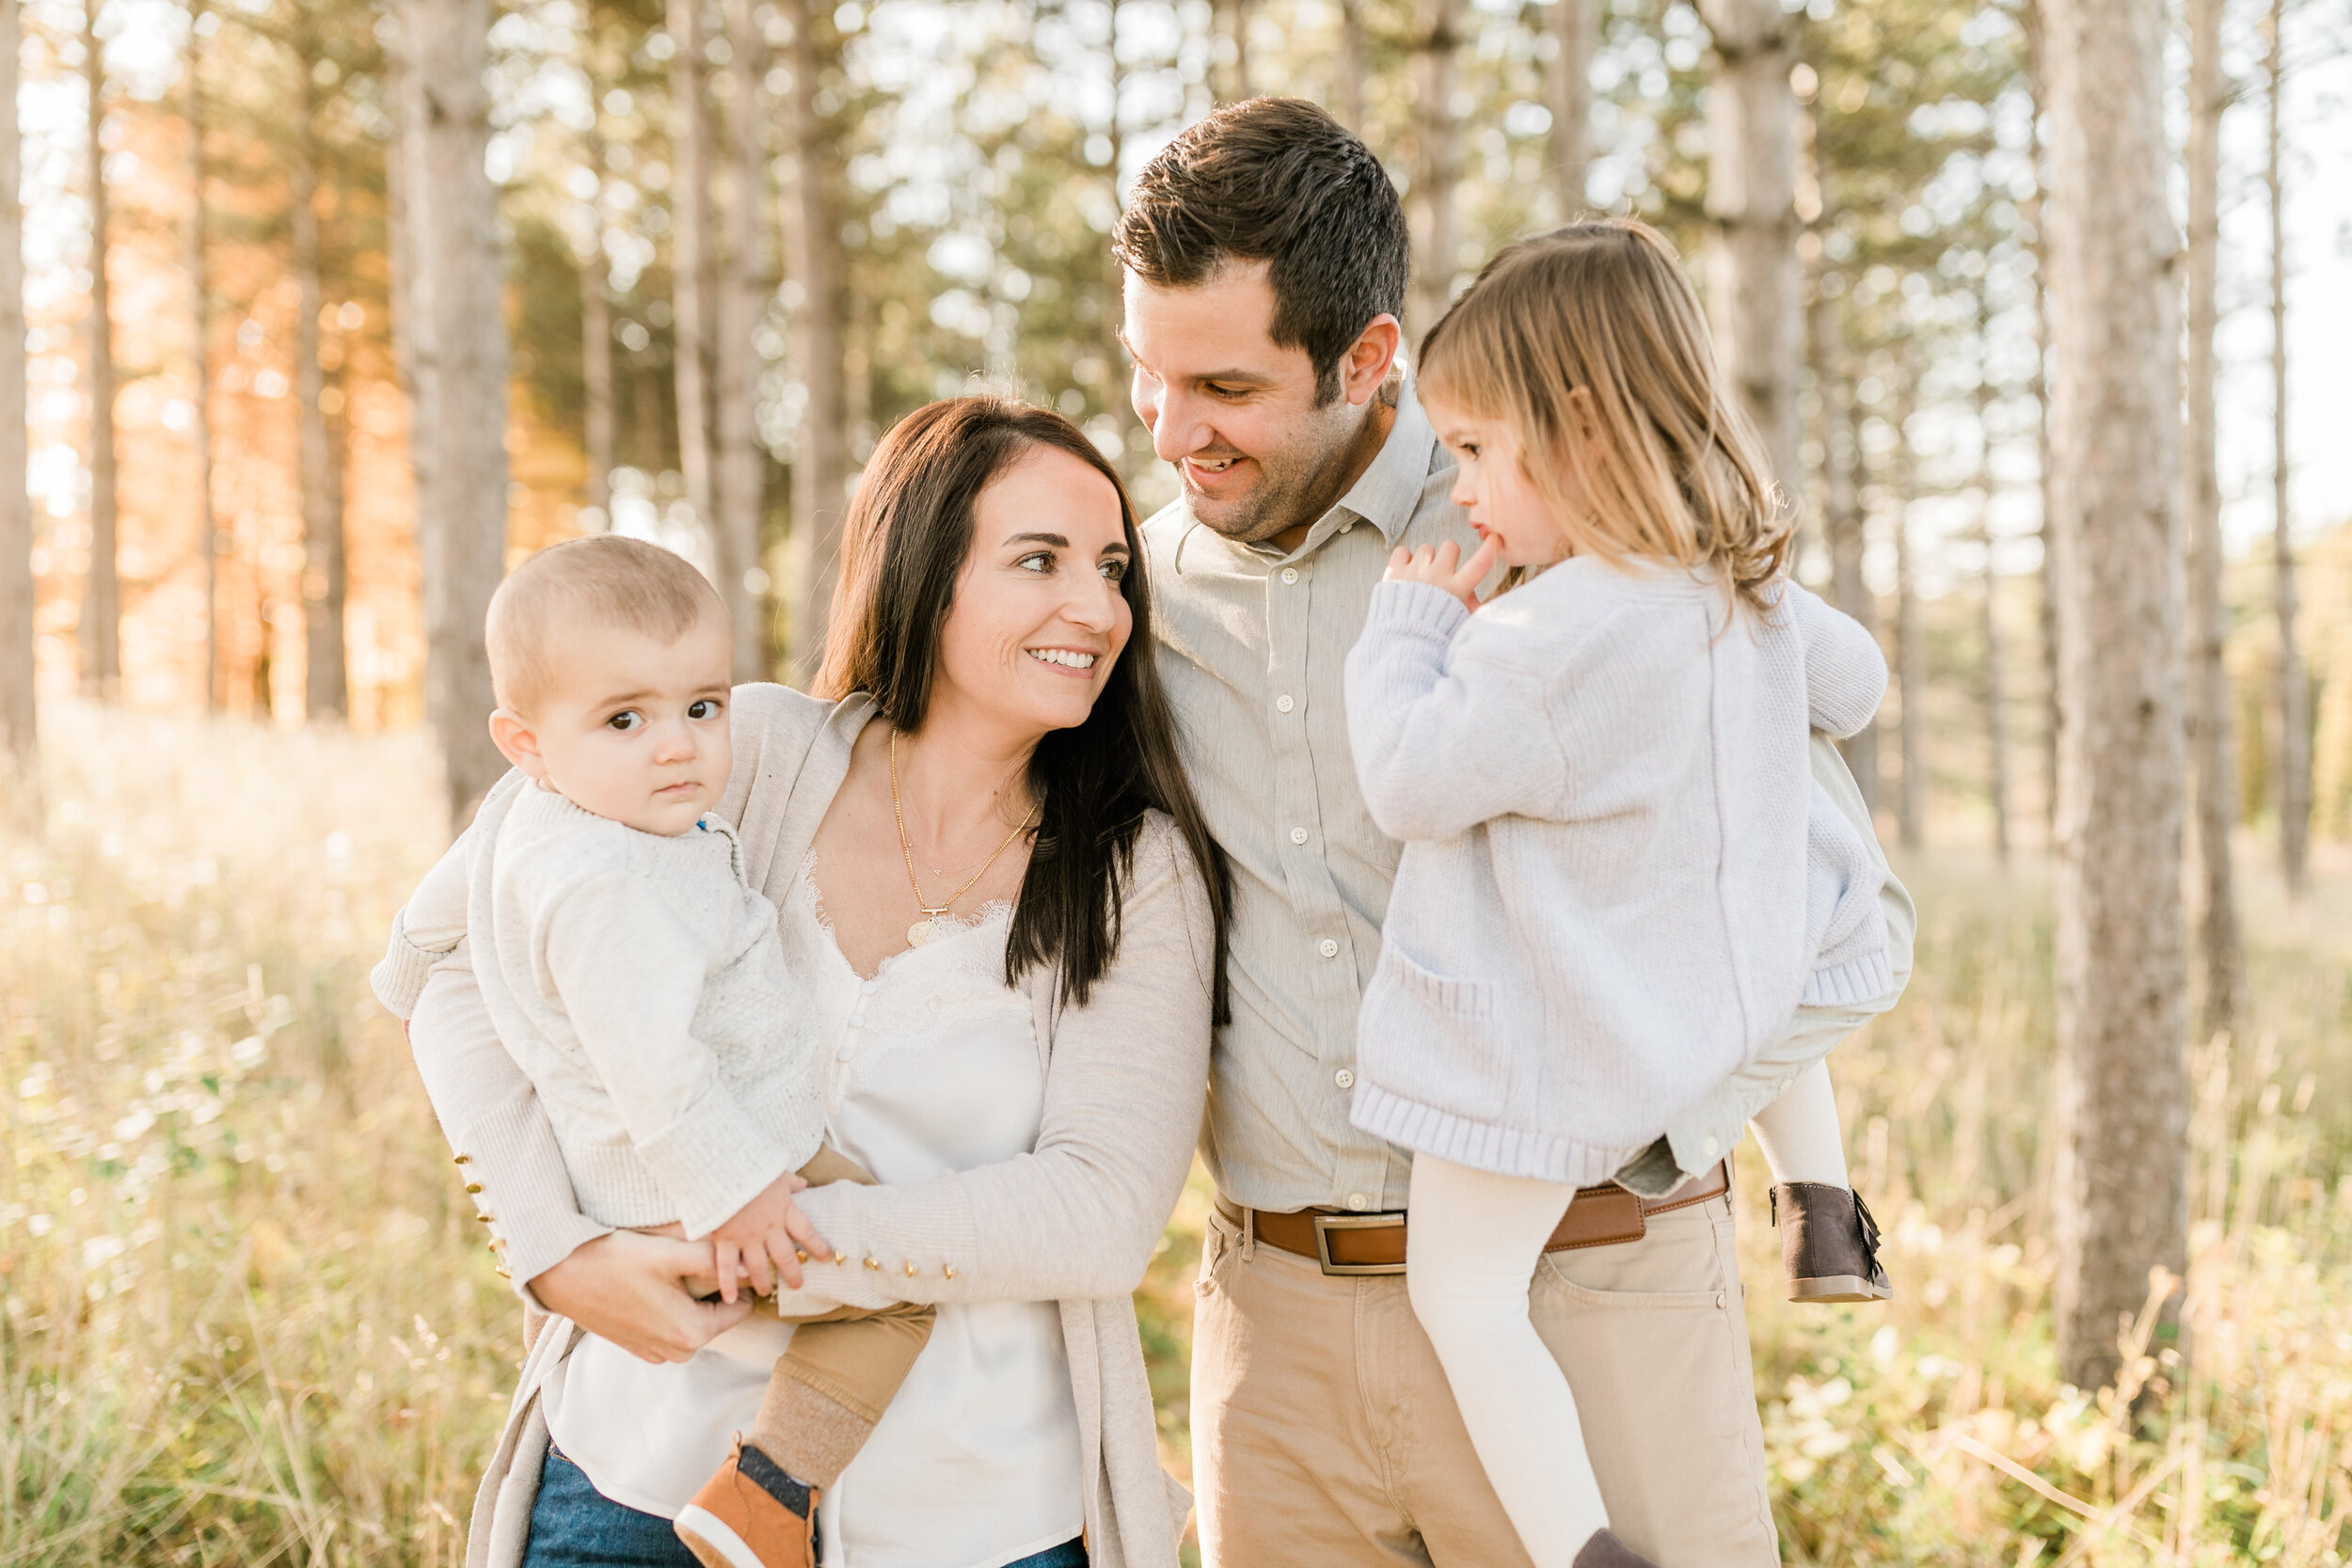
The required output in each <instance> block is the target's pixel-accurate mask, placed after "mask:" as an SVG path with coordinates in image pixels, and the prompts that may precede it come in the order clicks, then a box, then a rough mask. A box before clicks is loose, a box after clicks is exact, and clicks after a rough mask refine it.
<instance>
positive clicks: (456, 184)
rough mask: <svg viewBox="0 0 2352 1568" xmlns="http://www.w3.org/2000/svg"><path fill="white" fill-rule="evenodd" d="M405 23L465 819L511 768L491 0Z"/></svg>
mask: <svg viewBox="0 0 2352 1568" xmlns="http://www.w3.org/2000/svg"><path fill="white" fill-rule="evenodd" d="M400 20H401V35H402V45H403V47H404V48H405V50H406V51H407V58H406V59H405V61H404V62H403V65H404V69H403V70H402V72H401V85H402V87H403V91H404V96H405V99H406V103H405V114H404V116H403V120H404V123H403V126H402V131H403V134H404V135H405V138H406V140H407V144H408V145H407V147H406V149H405V157H406V165H407V166H406V168H405V178H404V186H403V195H404V197H405V204H406V214H405V215H406V217H407V220H408V221H407V224H406V230H407V232H408V245H407V251H408V257H409V260H410V261H411V262H412V263H413V265H412V272H411V276H410V277H409V279H408V285H407V288H406V290H405V293H407V295H408V297H409V299H410V301H411V305H412V311H413V317H412V321H411V324H410V329H409V336H410V338H411V339H412V344H411V354H412V358H413V363H414V365H415V367H416V377H415V379H416V382H417V385H418V387H419V389H420V392H421V396H420V397H419V399H418V404H417V406H416V408H415V411H414V415H413V417H414V419H415V420H416V424H415V435H414V439H415V442H416V446H417V450H418V458H419V462H418V469H419V472H418V511H417V523H418V527H417V543H418V556H419V562H418V565H419V572H420V576H421V578H422V582H423V589H424V629H425V714H426V717H427V718H428V720H429V721H431V723H432V725H433V730H434V734H435V736H436V737H437V738H438V740H439V741H440V745H441V756H442V762H443V765H444V767H445V768H446V769H447V773H448V785H449V805H450V814H451V817H452V819H453V821H454V822H456V823H459V824H462V823H464V822H466V821H467V820H469V818H470V817H471V816H472V815H473V810H474V807H475V806H477V805H478V804H480V803H481V800H482V797H483V795H484V794H485V793H486V792H487V791H488V789H489V787H490V785H491V784H495V783H496V782H497V781H498V778H499V775H500V774H501V772H503V771H504V770H505V767H506V764H505V759H503V758H502V757H501V756H500V755H499V752H498V749H497V748H496V747H495V746H493V745H491V744H490V736H489V730H488V720H489V715H490V709H491V707H492V705H493V702H494V699H493V697H492V695H491V690H490V661H489V656H488V654H487V653H486V651H485V649H484V646H483V637H482V618H483V615H484V613H485V611H486V610H488V608H489V602H490V595H491V594H492V593H493V592H494V591H495V590H496V589H497V587H498V582H499V578H500V577H501V575H502V574H503V572H504V570H505V565H506V484H507V477H508V473H507V463H506V374H507V351H506V315H505V309H504V297H503V296H504V282H505V277H504V269H503V267H502V266H501V258H500V254H499V237H498V192H497V190H496V189H495V188H494V187H493V186H492V185H491V183H490V178H489V175H488V174H487V173H486V172H485V170H484V167H483V156H484V153H485V150H487V147H488V143H489V135H490V119H489V110H490V101H489V93H488V90H487V88H486V87H485V83H484V79H483V78H484V71H485V67H486V64H487V55H488V39H489V24H490V6H489V0H401V9H400Z"/></svg>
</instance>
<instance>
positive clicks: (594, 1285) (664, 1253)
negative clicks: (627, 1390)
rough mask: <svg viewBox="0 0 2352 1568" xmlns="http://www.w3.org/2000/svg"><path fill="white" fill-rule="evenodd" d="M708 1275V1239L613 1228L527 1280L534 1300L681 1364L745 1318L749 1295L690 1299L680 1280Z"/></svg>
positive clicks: (644, 1356)
mask: <svg viewBox="0 0 2352 1568" xmlns="http://www.w3.org/2000/svg"><path fill="white" fill-rule="evenodd" d="M709 1272H710V1243H708V1242H683V1241H674V1240H672V1239H670V1238H668V1237H664V1236H651V1235H647V1234H645V1233H644V1232H643V1231H636V1230H615V1231H612V1232H610V1233H609V1234H606V1235H602V1236H599V1237H597V1238H596V1240H595V1241H593V1242H583V1243H580V1245H579V1246H577V1247H574V1248H573V1249H572V1252H571V1255H570V1256H569V1257H567V1258H565V1259H564V1261H562V1262H561V1263H558V1264H556V1265H555V1267H553V1268H551V1269H549V1270H548V1271H547V1272H546V1273H544V1274H542V1275H538V1276H537V1277H536V1278H534V1279H532V1282H531V1290H532V1294H533V1295H535V1296H537V1297H538V1298H539V1305H540V1306H542V1307H546V1308H547V1309H548V1311H550V1312H553V1313H555V1314H556V1315H557V1316H558V1317H564V1318H569V1319H570V1320H571V1321H572V1322H574V1323H578V1324H579V1325H580V1327H582V1328H584V1329H586V1330H587V1331H588V1332H589V1333H591V1334H593V1335H595V1336H596V1337H597V1338H600V1339H609V1340H611V1341H612V1343H614V1344H616V1345H618V1346H620V1347H621V1348H622V1349H623V1350H625V1351H627V1352H628V1353H629V1354H631V1355H633V1356H636V1357H637V1358H638V1359H639V1360H641V1361H651V1362H654V1363H656V1364H660V1363H662V1362H672V1361H684V1360H686V1359H687V1358H688V1357H690V1356H691V1355H692V1354H694V1353H695V1352H696V1351H698V1350H700V1349H702V1348H703V1346H705V1345H707V1344H708V1343H709V1342H710V1341H711V1340H713V1339H715V1338H718V1337H719V1336H720V1335H722V1334H723V1333H725V1332H726V1331H727V1330H728V1329H730V1328H733V1327H734V1326H735V1325H736V1324H737V1323H741V1322H742V1321H743V1320H744V1319H745V1318H747V1317H749V1316H750V1315H751V1310H752V1302H751V1298H750V1297H749V1296H744V1297H743V1298H741V1299H739V1300H738V1301H736V1302H734V1303H732V1304H729V1303H726V1302H720V1301H697V1300H695V1299H694V1297H693V1296H692V1295H691V1294H690V1293H689V1286H688V1284H687V1281H689V1280H690V1279H693V1278H695V1277H697V1276H707V1275H708V1274H709Z"/></svg>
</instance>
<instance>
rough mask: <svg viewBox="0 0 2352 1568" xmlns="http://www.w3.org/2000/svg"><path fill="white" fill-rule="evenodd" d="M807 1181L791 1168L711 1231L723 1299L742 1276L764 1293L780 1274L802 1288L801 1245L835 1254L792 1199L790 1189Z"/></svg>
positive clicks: (822, 1254)
mask: <svg viewBox="0 0 2352 1568" xmlns="http://www.w3.org/2000/svg"><path fill="white" fill-rule="evenodd" d="M807 1185H808V1183H807V1182H805V1181H803V1180H801V1179H800V1178H799V1177H797V1176H795V1175H793V1174H792V1173H791V1172H789V1171H787V1172H786V1173H785V1174H784V1175H782V1176H779V1177H777V1178H776V1179H775V1180H773V1181H772V1182H771V1183H769V1185H768V1190H767V1191H766V1192H763V1193H761V1194H760V1195H759V1196H757V1197H755V1198H754V1199H752V1200H751V1201H750V1202H749V1203H746V1204H745V1205H743V1207H742V1208H741V1209H740V1210H739V1211H737V1212H736V1214H735V1216H734V1217H733V1218H732V1219H730V1220H728V1221H727V1222H726V1224H724V1225H723V1226H721V1227H719V1228H718V1229H716V1230H714V1231H712V1232H711V1233H710V1245H711V1262H712V1265H713V1266H714V1268H715V1269H716V1270H717V1272H718V1276H719V1294H720V1297H721V1298H722V1299H723V1300H724V1301H726V1302H728V1303H730V1304H731V1303H733V1302H734V1300H735V1288H736V1285H737V1284H738V1283H739V1281H742V1280H749V1281H750V1282H751V1286H752V1289H753V1290H754V1291H757V1292H758V1293H759V1294H761V1295H763V1296H766V1295H773V1294H774V1293H775V1289H776V1279H777V1277H778V1276H779V1275H781V1276H782V1277H783V1279H784V1282H785V1283H786V1284H787V1285H788V1286H790V1287H791V1288H792V1289H793V1290H796V1291H797V1290H799V1289H800V1288H801V1259H800V1251H799V1249H801V1248H806V1249H807V1251H808V1254H809V1256H810V1257H812V1258H831V1257H832V1256H833V1249H832V1248H831V1247H829V1246H827V1245H826V1244H825V1239H824V1238H823V1237H822V1236H819V1235H818V1233H817V1227H816V1226H814V1225H812V1224H811V1223H809V1218H808V1216H807V1215H806V1214H803V1212H801V1209H800V1205H798V1204H796V1203H794V1202H793V1201H792V1195H793V1194H794V1193H797V1192H799V1191H800V1190H801V1189H802V1188H803V1187H805V1186H807Z"/></svg>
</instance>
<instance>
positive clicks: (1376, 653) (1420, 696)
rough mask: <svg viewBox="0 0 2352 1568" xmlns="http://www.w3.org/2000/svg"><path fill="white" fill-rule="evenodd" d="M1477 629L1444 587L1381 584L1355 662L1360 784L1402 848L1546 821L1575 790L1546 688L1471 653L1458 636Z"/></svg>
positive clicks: (1375, 815)
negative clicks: (1519, 817)
mask: <svg viewBox="0 0 2352 1568" xmlns="http://www.w3.org/2000/svg"><path fill="white" fill-rule="evenodd" d="M1469 619H1470V611H1469V610H1467V609H1465V608H1464V607H1463V605H1462V603H1461V601H1460V600H1459V599H1457V598H1455V597H1454V595H1453V594H1450V593H1448V592H1447V591H1446V590H1445V589H1443V588H1439V587H1437V586H1435V585H1433V584H1430V583H1425V582H1403V581H1388V582H1382V583H1380V584H1379V585H1378V586H1376V587H1375V588H1374V589H1373V591H1372V610H1371V613H1370V615H1369V616H1368V617H1367V618H1366V620H1365V623H1364V630H1363V635H1362V636H1361V637H1360V638H1359V639H1358V641H1357V643H1356V646H1355V648H1354V650H1353V651H1351V652H1350V653H1349V654H1348V656H1347V733H1348V739H1349V742H1350V744H1351V747H1352V749H1353V750H1354V752H1355V754H1356V777H1357V781H1358V783H1359V785H1360V786H1361V788H1362V790H1363V796H1364V804H1365V806H1366V807H1367V808H1368V809H1369V810H1370V811H1371V813H1372V819H1373V821H1375V823H1377V824H1378V825H1379V827H1380V831H1381V832H1385V833H1387V834H1388V835H1389V836H1390V837H1391V838H1398V839H1443V838H1451V837H1453V836H1454V834H1456V833H1459V832H1466V831H1467V830H1469V829H1470V828H1471V827H1473V826H1475V825H1476V824H1478V823H1480V822H1484V821H1486V820H1488V819H1489V818H1492V817H1497V816H1506V815H1509V814H1511V813H1515V812H1518V813H1526V814H1530V815H1543V814H1545V813H1547V812H1549V809H1550V808H1551V806H1552V804H1553V803H1554V802H1555V801H1557V800H1559V798H1560V794H1561V791H1562V789H1563V787H1564V785H1565V778H1566V763H1565V759H1564V757H1563V756H1562V754H1561V751H1560V743H1559V740H1558V738H1557V736H1555V735H1554V734H1553V732H1552V728H1551V725H1550V722H1549V719H1548V717H1547V716H1546V714H1545V712H1544V686H1545V683H1544V680H1543V679H1542V677H1541V676H1539V675H1537V674H1535V673H1532V672H1528V671H1522V670H1519V669H1517V668H1515V667H1513V666H1512V665H1510V664H1508V663H1504V662H1501V661H1498V660H1495V659H1491V658H1486V657H1480V656H1479V655H1478V653H1477V652H1476V651H1475V650H1473V649H1468V648H1465V647H1463V646H1462V645H1461V644H1462V643H1466V642H1470V641H1472V639H1471V636H1470V635H1469V634H1465V635H1463V636H1462V637H1460V638H1458V639H1457V637H1456V634H1457V633H1461V632H1462V630H1463V625H1464V623H1465V622H1467V621H1468V620H1469ZM1475 629H1476V628H1473V630H1475Z"/></svg>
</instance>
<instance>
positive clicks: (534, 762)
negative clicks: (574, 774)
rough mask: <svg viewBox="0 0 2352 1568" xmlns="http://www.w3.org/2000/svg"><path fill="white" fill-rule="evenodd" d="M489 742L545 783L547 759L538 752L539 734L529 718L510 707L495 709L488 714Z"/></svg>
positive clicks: (512, 761)
mask: <svg viewBox="0 0 2352 1568" xmlns="http://www.w3.org/2000/svg"><path fill="white" fill-rule="evenodd" d="M490 743H491V744H492V745H494V746H496V747H497V748H498V749H499V752H500V753H501V755H503V756H504V757H505V758H506V760H507V761H509V762H511V763H513V764H514V765H515V766H516V767H517V768H521V769H522V770H523V771H524V772H525V773H527V774H529V775H530V776H531V777H532V778H534V779H537V780H539V781H540V782H541V783H543V784H544V783H546V782H547V776H548V763H547V759H546V758H545V757H543V756H541V755H540V754H539V736H537V734H535V733H534V732H533V731H532V727H531V724H530V721H527V720H526V719H524V718H523V716H522V715H521V714H519V713H516V711H515V710H514V709H513V708H511V707H502V708H499V709H496V710H495V711H493V712H492V713H491V715H490Z"/></svg>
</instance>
